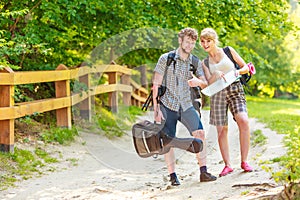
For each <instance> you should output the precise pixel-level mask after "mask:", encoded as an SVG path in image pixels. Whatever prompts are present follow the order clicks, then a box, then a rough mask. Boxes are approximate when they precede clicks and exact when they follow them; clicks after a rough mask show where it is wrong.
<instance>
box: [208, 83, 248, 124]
mask: <svg viewBox="0 0 300 200" xmlns="http://www.w3.org/2000/svg"><path fill="white" fill-rule="evenodd" d="M228 107H229V109H230V112H231V113H232V115H233V116H234V115H235V114H236V113H240V112H247V106H246V98H245V92H244V89H243V86H242V84H241V82H240V81H237V82H234V83H232V84H231V85H230V86H228V87H227V88H225V89H223V90H221V91H220V92H218V93H216V94H215V95H213V96H212V97H211V98H210V120H209V123H210V124H212V125H215V126H227V125H228V114H227V113H228Z"/></svg>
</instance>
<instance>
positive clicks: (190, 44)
mask: <svg viewBox="0 0 300 200" xmlns="http://www.w3.org/2000/svg"><path fill="white" fill-rule="evenodd" d="M178 42H179V45H180V47H181V49H182V51H183V52H184V53H187V54H189V53H191V52H192V50H193V49H194V47H195V45H196V42H197V41H196V40H193V39H192V38H190V37H188V36H184V37H183V38H179V40H178Z"/></svg>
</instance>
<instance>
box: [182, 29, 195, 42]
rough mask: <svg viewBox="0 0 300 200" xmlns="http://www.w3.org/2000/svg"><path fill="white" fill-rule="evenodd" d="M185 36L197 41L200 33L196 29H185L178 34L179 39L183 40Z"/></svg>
mask: <svg viewBox="0 0 300 200" xmlns="http://www.w3.org/2000/svg"><path fill="white" fill-rule="evenodd" d="M184 36H188V37H189V38H191V39H193V40H197V39H198V32H197V30H196V29H194V28H185V29H182V30H181V31H180V32H179V33H178V37H179V38H181V39H183V38H184Z"/></svg>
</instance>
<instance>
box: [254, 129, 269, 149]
mask: <svg viewBox="0 0 300 200" xmlns="http://www.w3.org/2000/svg"><path fill="white" fill-rule="evenodd" d="M266 143H267V137H266V136H264V134H263V133H262V131H261V130H256V131H254V132H253V138H252V145H253V146H256V145H264V144H266Z"/></svg>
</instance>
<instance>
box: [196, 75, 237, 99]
mask: <svg viewBox="0 0 300 200" xmlns="http://www.w3.org/2000/svg"><path fill="white" fill-rule="evenodd" d="M240 77H241V76H238V77H236V76H235V70H231V71H230V72H228V73H227V74H225V76H224V78H225V80H226V81H225V80H224V78H221V79H218V80H217V81H216V82H214V83H212V84H211V85H209V86H207V87H206V88H204V89H202V90H201V92H202V93H203V94H204V95H206V96H209V97H210V96H212V95H214V94H216V93H217V92H220V91H221V90H223V89H224V88H226V87H228V86H229V85H230V84H231V83H233V82H234V81H236V80H237V79H239V78H240Z"/></svg>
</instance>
